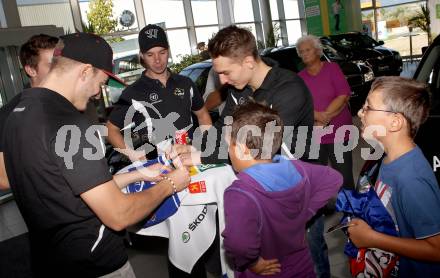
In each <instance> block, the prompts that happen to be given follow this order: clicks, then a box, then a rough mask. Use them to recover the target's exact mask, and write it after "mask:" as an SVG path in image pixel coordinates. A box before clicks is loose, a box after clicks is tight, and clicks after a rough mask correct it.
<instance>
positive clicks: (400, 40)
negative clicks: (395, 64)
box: [377, 3, 428, 56]
mask: <svg viewBox="0 0 440 278" xmlns="http://www.w3.org/2000/svg"><path fill="white" fill-rule="evenodd" d="M419 10H420V3H412V4H405V5H398V6H393V7H389V8H380V9H377V36H378V39H379V40H383V41H384V42H385V47H388V48H392V49H395V50H397V51H399V52H400V55H402V56H408V55H410V53H411V49H410V36H411V40H412V54H413V55H420V54H422V47H424V46H427V45H428V38H427V35H426V33H425V32H424V31H423V30H421V29H420V28H414V29H413V30H412V32H411V33H410V32H409V28H408V19H409V18H411V17H412V16H414V15H415V13H416V12H417V11H419Z"/></svg>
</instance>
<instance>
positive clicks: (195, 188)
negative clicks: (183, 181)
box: [188, 181, 206, 194]
mask: <svg viewBox="0 0 440 278" xmlns="http://www.w3.org/2000/svg"><path fill="white" fill-rule="evenodd" d="M188 189H189V193H191V194H196V193H205V192H206V184H205V182H204V181H197V182H193V183H190V184H189V186H188Z"/></svg>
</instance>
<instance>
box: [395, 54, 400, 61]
mask: <svg viewBox="0 0 440 278" xmlns="http://www.w3.org/2000/svg"><path fill="white" fill-rule="evenodd" d="M394 60H397V61H400V60H402V57H400V54H399V53H394Z"/></svg>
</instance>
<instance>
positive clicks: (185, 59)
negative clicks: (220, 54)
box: [170, 54, 202, 73]
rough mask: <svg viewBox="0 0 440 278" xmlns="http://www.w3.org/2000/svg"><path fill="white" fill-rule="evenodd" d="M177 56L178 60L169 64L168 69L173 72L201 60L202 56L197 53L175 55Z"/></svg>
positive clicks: (177, 71)
mask: <svg viewBox="0 0 440 278" xmlns="http://www.w3.org/2000/svg"><path fill="white" fill-rule="evenodd" d="M177 56H178V57H179V58H181V60H180V62H179V63H173V64H171V65H170V69H171V71H172V72H174V73H179V72H181V71H182V70H183V69H184V68H186V67H188V66H190V65H192V64H195V63H198V62H201V61H202V57H200V55H199V54H196V55H191V54H186V55H177Z"/></svg>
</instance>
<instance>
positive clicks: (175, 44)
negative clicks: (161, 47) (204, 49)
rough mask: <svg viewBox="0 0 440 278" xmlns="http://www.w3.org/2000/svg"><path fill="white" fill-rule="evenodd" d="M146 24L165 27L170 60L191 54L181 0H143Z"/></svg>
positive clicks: (173, 60) (177, 59)
mask: <svg viewBox="0 0 440 278" xmlns="http://www.w3.org/2000/svg"><path fill="white" fill-rule="evenodd" d="M142 4H143V7H144V13H145V21H146V23H147V24H159V25H161V26H162V27H164V28H165V29H166V32H167V36H168V41H169V44H170V52H171V59H172V62H178V61H179V60H180V59H181V56H182V55H187V54H191V44H190V41H189V36H188V28H187V23H186V17H185V9H184V6H183V1H182V0H143V1H142Z"/></svg>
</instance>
